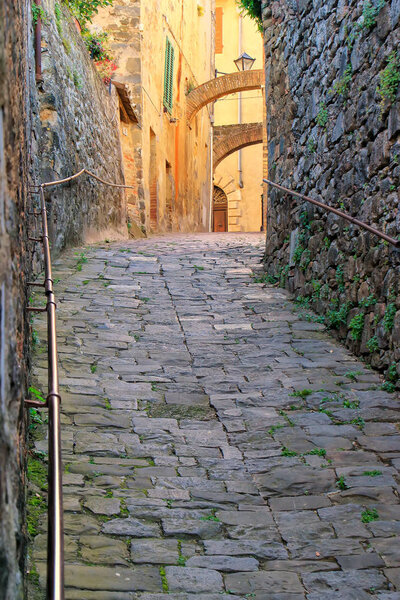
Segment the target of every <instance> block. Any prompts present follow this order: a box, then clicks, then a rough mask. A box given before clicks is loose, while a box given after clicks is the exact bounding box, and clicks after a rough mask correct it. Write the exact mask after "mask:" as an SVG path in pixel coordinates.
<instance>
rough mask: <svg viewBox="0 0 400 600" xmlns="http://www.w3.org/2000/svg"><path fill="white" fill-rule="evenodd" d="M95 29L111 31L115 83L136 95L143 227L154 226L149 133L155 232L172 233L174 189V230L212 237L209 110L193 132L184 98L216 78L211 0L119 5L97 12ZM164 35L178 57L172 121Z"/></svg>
mask: <svg viewBox="0 0 400 600" xmlns="http://www.w3.org/2000/svg"><path fill="white" fill-rule="evenodd" d="M138 6H140V11H138ZM129 15H130V16H129ZM95 27H101V28H102V29H103V30H106V31H109V32H110V46H111V50H112V52H113V54H114V55H115V57H116V60H117V63H118V70H117V71H116V74H115V79H117V80H118V81H122V82H124V83H128V84H129V85H130V86H131V89H132V91H133V93H134V94H136V96H135V97H136V99H137V103H138V109H139V126H140V131H141V134H140V138H139V141H138V145H139V146H140V148H139V151H140V152H139V154H140V158H139V159H138V162H140V163H141V164H140V168H138V169H137V179H138V194H139V196H142V202H143V204H144V211H145V214H146V227H147V228H149V226H150V184H149V182H150V162H151V160H150V129H151V130H152V131H153V132H154V134H155V136H156V177H157V196H158V223H157V225H156V226H154V227H152V229H154V230H158V231H163V230H167V229H168V228H169V227H170V222H171V219H170V217H169V216H168V214H167V209H166V199H167V195H168V193H169V194H171V190H173V191H174V198H173V201H172V227H173V229H174V230H177V231H194V230H196V231H201V230H208V226H209V206H210V188H211V155H210V153H211V144H210V135H211V121H210V110H211V109H210V107H208V109H205V110H203V111H200V113H199V114H198V115H197V117H196V118H195V119H194V121H193V122H192V123H191V128H189V126H188V124H187V121H186V92H187V90H188V87H190V86H194V87H195V86H197V85H199V84H201V83H204V82H205V81H208V80H209V79H210V78H212V76H213V74H214V0H141V2H133V1H132V2H129V1H127V0H116V2H114V5H113V7H108V8H104V9H101V10H100V11H99V15H98V16H97V17H96V19H95ZM167 36H168V38H169V40H170V42H171V43H172V45H173V47H174V51H175V62H174V85H173V96H174V102H173V109H172V113H171V114H170V113H168V112H165V111H164V107H163V91H164V61H165V44H166V37H167ZM167 161H168V164H169V165H170V171H169V174H167V171H166V163H167ZM172 178H173V182H172Z"/></svg>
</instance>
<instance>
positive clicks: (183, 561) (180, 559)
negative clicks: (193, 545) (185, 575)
mask: <svg viewBox="0 0 400 600" xmlns="http://www.w3.org/2000/svg"><path fill="white" fill-rule="evenodd" d="M178 555H179V556H178V565H179V566H180V567H185V566H186V560H187V558H186V556H184V555H183V554H182V540H178Z"/></svg>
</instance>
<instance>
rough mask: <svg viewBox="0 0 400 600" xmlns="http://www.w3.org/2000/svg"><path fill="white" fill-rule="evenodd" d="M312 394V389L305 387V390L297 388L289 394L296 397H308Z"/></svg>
mask: <svg viewBox="0 0 400 600" xmlns="http://www.w3.org/2000/svg"><path fill="white" fill-rule="evenodd" d="M311 394H312V390H308V389H304V390H295V391H294V392H292V393H291V394H289V396H295V397H296V398H303V399H304V398H307V396H310V395H311Z"/></svg>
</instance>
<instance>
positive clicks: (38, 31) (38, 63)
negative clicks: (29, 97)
mask: <svg viewBox="0 0 400 600" xmlns="http://www.w3.org/2000/svg"><path fill="white" fill-rule="evenodd" d="M35 5H36V6H37V9H38V15H37V19H36V23H35V76H36V81H37V83H40V82H42V81H43V77H42V17H41V11H42V0H35Z"/></svg>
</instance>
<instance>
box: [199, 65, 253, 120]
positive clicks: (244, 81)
mask: <svg viewBox="0 0 400 600" xmlns="http://www.w3.org/2000/svg"><path fill="white" fill-rule="evenodd" d="M263 85H264V71H263V70H262V69H256V70H254V71H238V72H237V73H229V74H228V75H223V76H222V77H216V78H215V79H211V80H210V81H207V82H206V83H203V84H202V85H199V86H198V87H197V88H195V89H194V90H193V91H192V92H190V94H188V96H187V120H188V122H189V123H190V121H191V120H192V119H193V117H194V116H195V115H196V113H197V112H198V111H199V110H200V109H201V108H203V106H206V104H209V103H210V102H213V101H214V100H217V99H218V98H222V96H226V95H227V94H233V93H235V92H244V91H247V90H255V89H257V88H261V87H262V86H263Z"/></svg>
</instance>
